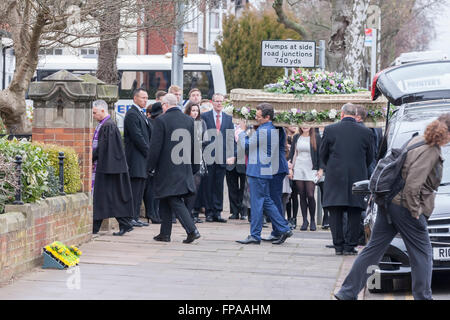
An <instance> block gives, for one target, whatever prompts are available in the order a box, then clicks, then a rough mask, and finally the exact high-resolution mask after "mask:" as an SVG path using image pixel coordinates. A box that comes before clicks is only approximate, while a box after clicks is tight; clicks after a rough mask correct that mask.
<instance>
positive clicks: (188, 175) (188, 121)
mask: <svg viewBox="0 0 450 320" xmlns="http://www.w3.org/2000/svg"><path fill="white" fill-rule="evenodd" d="M162 107H163V110H164V114H163V115H160V116H159V117H158V118H156V119H155V121H154V122H153V132H152V140H151V143H150V150H152V152H151V154H150V157H149V163H148V168H149V172H151V174H153V175H154V182H155V185H154V192H155V198H156V199H159V200H160V201H159V214H160V216H161V219H162V223H161V230H160V233H159V234H158V235H157V236H155V237H154V238H153V239H155V240H156V241H164V242H169V241H170V235H171V233H172V213H175V215H176V216H177V218H178V220H180V222H181V225H182V226H183V228H184V229H185V230H186V233H187V238H186V240H183V242H184V243H191V242H193V241H194V240H195V239H198V238H200V233H199V232H198V230H197V228H196V227H195V224H194V220H193V219H192V216H191V214H190V213H189V211H188V209H187V208H186V205H185V203H184V201H183V198H186V197H187V196H189V195H192V194H193V193H194V192H195V184H194V172H193V171H195V170H198V167H199V166H198V165H194V119H192V118H191V117H189V116H187V115H185V114H184V113H182V112H181V110H180V109H179V108H178V107H177V98H176V97H175V96H174V95H173V94H171V93H168V94H167V95H165V96H164V98H163V100H162ZM173 139H174V140H173ZM179 139H180V140H179ZM180 146H181V150H180ZM187 152H189V154H187Z"/></svg>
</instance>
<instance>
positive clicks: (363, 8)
mask: <svg viewBox="0 0 450 320" xmlns="http://www.w3.org/2000/svg"><path fill="white" fill-rule="evenodd" d="M300 2H301V1H297V3H296V4H298V3H300ZM316 2H317V1H316ZM369 2H370V0H360V1H354V0H332V1H331V17H330V18H331V33H330V37H329V41H328V46H327V59H326V60H327V68H328V69H329V70H333V71H337V72H342V73H343V74H344V75H345V76H348V77H351V78H353V80H354V81H355V83H357V84H358V83H359V84H361V83H362V71H363V54H364V23H365V20H366V18H367V7H368V6H369ZM273 7H274V9H275V12H276V13H277V15H278V17H279V21H280V22H281V23H283V24H284V25H285V26H286V27H287V28H291V29H293V30H296V31H297V32H299V30H298V28H297V29H294V28H292V25H293V24H294V25H295V23H294V22H293V21H292V20H291V19H289V18H287V17H286V16H283V15H284V10H285V9H283V0H275V1H274V3H273ZM311 7H312V6H311ZM297 25H299V24H298V23H297ZM303 34H307V32H306V31H305V30H304V29H303Z"/></svg>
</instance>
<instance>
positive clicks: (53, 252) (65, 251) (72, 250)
mask: <svg viewBox="0 0 450 320" xmlns="http://www.w3.org/2000/svg"><path fill="white" fill-rule="evenodd" d="M44 252H46V253H47V254H49V255H50V256H52V257H53V258H54V259H55V260H56V261H57V262H58V263H59V264H61V265H62V266H63V267H64V268H67V267H73V266H76V265H77V264H78V263H79V262H80V256H81V254H82V252H81V250H80V249H78V248H77V247H75V246H70V247H67V246H66V245H64V244H63V243H61V242H59V241H55V242H53V243H52V244H50V245H47V246H45V247H44Z"/></svg>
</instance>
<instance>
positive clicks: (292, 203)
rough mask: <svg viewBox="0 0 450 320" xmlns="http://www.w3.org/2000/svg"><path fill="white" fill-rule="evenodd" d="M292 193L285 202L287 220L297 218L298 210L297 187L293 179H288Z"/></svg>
mask: <svg viewBox="0 0 450 320" xmlns="http://www.w3.org/2000/svg"><path fill="white" fill-rule="evenodd" d="M290 184H291V189H292V193H291V196H290V199H289V201H288V203H287V204H286V215H287V219H288V221H290V220H291V218H292V219H297V212H298V192H297V187H296V185H295V181H292V180H290ZM291 212H292V213H291Z"/></svg>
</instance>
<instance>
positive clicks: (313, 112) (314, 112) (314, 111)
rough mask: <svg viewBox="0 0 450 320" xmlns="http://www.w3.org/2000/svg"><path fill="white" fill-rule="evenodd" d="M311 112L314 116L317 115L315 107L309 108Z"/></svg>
mask: <svg viewBox="0 0 450 320" xmlns="http://www.w3.org/2000/svg"><path fill="white" fill-rule="evenodd" d="M311 114H312V115H313V116H314V117H315V116H317V110H316V109H312V110H311Z"/></svg>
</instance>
